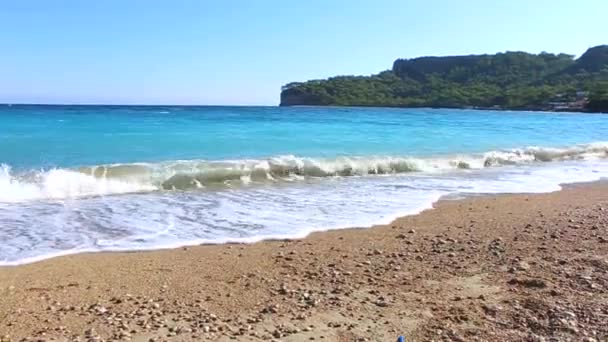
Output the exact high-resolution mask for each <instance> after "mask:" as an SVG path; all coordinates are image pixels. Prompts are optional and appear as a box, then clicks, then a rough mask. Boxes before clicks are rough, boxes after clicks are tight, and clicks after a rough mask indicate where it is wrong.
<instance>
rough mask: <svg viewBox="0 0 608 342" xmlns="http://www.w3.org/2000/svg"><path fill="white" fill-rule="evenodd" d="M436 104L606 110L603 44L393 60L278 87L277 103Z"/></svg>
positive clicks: (607, 63)
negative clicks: (371, 70) (369, 71)
mask: <svg viewBox="0 0 608 342" xmlns="http://www.w3.org/2000/svg"><path fill="white" fill-rule="evenodd" d="M294 105H317V106H382V107H443V108H485V109H509V110H550V111H551V110H552V111H588V112H608V45H600V46H596V47H592V48H590V49H588V50H587V51H586V52H585V53H584V54H583V55H582V56H580V57H579V58H578V59H575V58H574V56H573V55H568V54H564V53H560V54H553V53H546V52H542V53H540V54H531V53H526V52H504V53H497V54H494V55H488V54H485V55H468V56H446V57H419V58H412V59H397V60H396V61H395V62H394V63H393V67H392V69H390V70H386V71H382V72H380V73H378V74H375V75H371V76H337V77H331V78H328V79H325V80H311V81H307V82H293V83H289V84H287V85H285V86H283V87H282V91H281V106H294Z"/></svg>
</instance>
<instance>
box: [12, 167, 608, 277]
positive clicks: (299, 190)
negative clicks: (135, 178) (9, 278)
mask: <svg viewBox="0 0 608 342" xmlns="http://www.w3.org/2000/svg"><path fill="white" fill-rule="evenodd" d="M602 177H608V161H606V160H605V159H600V160H580V161H566V162H551V163H542V164H526V165H518V166H506V167H501V168H485V169H480V170H475V169H473V170H471V169H469V170H460V171H457V172H451V173H409V174H407V173H406V174H396V175H385V176H383V177H377V176H364V177H337V178H323V179H305V180H299V181H295V182H293V183H289V184H285V183H279V184H274V185H273V184H268V185H266V186H259V187H241V188H236V189H226V190H222V191H185V192H181V191H178V192H159V191H157V192H151V193H144V194H123V195H121V196H110V197H87V198H81V199H75V200H62V201H52V200H50V201H35V202H20V203H4V204H2V203H0V227H2V229H0V241H3V248H2V249H0V265H5V266H6V265H18V264H23V263H28V262H33V261H38V260H42V259H46V258H49V257H54V256H58V255H65V254H72V253H81V252H95V251H125V250H149V249H158V248H173V247H178V246H185V245H196V244H201V243H226V242H241V243H247V242H255V241H259V240H263V239H273V238H274V239H284V238H301V237H304V236H306V235H308V234H310V233H311V232H313V231H321V230H327V229H338V228H345V227H367V226H371V225H374V224H383V223H389V222H391V221H392V220H393V219H395V218H396V217H399V216H403V215H410V214H416V213H419V212H420V211H422V210H424V209H428V208H431V207H432V205H433V203H434V202H435V201H437V200H438V199H439V198H440V197H442V196H450V197H453V196H462V195H466V194H478V193H482V194H497V193H540V192H551V191H556V190H559V189H560V184H562V183H572V182H585V181H593V180H598V179H600V178H602Z"/></svg>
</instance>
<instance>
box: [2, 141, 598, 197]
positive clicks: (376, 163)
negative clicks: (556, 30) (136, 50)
mask: <svg viewBox="0 0 608 342" xmlns="http://www.w3.org/2000/svg"><path fill="white" fill-rule="evenodd" d="M606 157H608V143H607V142H596V143H592V144H587V145H577V146H572V147H566V148H559V149H558V148H543V147H535V146H533V147H528V148H523V149H512V150H503V151H490V152H487V153H481V154H470V155H456V156H441V157H424V158H423V157H400V156H366V157H360V156H344V157H337V158H307V157H296V156H291V155H288V156H278V157H273V158H268V159H259V160H255V159H254V160H251V159H245V160H225V161H204V160H186V161H169V162H161V163H153V164H146V163H134V164H113V165H98V166H91V167H82V168H80V169H51V170H35V171H34V170H29V171H26V172H21V173H17V174H16V173H14V172H11V169H10V167H9V166H7V165H2V166H0V202H19V201H28V200H41V199H70V198H79V197H89V196H103V195H111V194H125V193H134V192H150V191H157V190H187V189H205V188H207V187H208V186H217V185H225V186H227V187H234V186H239V185H251V184H259V183H265V182H284V181H289V182H298V181H303V180H306V179H309V178H319V177H345V176H368V175H395V174H402V173H410V172H423V173H428V174H432V173H445V172H453V171H454V170H462V169H468V170H478V169H484V168H488V167H504V166H508V165H528V164H534V163H540V162H554V161H569V160H602V159H605V158H606Z"/></svg>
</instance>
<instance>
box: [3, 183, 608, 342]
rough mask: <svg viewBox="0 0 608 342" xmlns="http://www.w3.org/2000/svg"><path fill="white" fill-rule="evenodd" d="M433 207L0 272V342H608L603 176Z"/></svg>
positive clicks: (607, 220) (607, 218)
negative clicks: (244, 240) (335, 226)
mask: <svg viewBox="0 0 608 342" xmlns="http://www.w3.org/2000/svg"><path fill="white" fill-rule="evenodd" d="M433 207H434V209H432V210H425V211H423V212H422V213H420V214H417V215H412V216H406V217H402V218H399V219H397V220H395V221H393V222H392V223H391V224H388V225H377V226H373V227H372V228H369V229H357V228H349V229H340V230H331V231H323V232H315V233H312V234H311V235H309V236H308V237H306V238H303V239H298V240H293V239H292V240H272V241H262V242H257V243H253V244H248V245H244V244H228V245H202V246H193V247H186V248H177V249H168V250H157V251H139V252H103V253H85V254H76V255H69V256H62V257H57V258H53V259H49V260H44V261H40V262H36V263H32V264H26V265H21V266H8V267H0V338H3V340H2V341H3V342H4V341H5V340H7V341H19V340H21V339H22V338H26V337H37V338H43V339H50V338H51V337H56V338H58V339H59V340H76V337H78V338H80V339H82V338H85V340H91V339H92V340H107V339H123V340H127V339H131V340H134V341H148V340H149V339H150V338H152V339H153V340H154V339H157V340H158V341H160V340H165V339H168V340H179V341H184V340H201V339H206V338H208V339H211V340H228V339H230V338H236V339H237V340H264V339H279V340H282V341H301V340H309V339H311V338H314V339H315V340H326V341H351V340H357V339H359V340H363V339H364V338H365V339H367V340H383V341H384V340H392V339H395V337H396V336H397V335H399V334H405V335H406V336H408V337H409V338H408V340H428V339H450V340H475V339H478V340H486V339H490V338H492V339H498V340H522V339H530V338H531V339H534V338H537V337H538V338H540V337H545V338H548V337H557V338H560V339H568V338H576V339H583V338H584V337H585V338H588V341H593V340H603V339H605V338H607V337H608V328H606V327H605V326H603V323H602V322H605V321H606V319H608V304H605V303H608V276H607V275H606V273H607V272H606V271H607V270H608V243H607V242H608V240H607V239H608V231H607V230H608V183H607V182H605V181H599V182H593V183H583V184H574V185H567V186H565V187H564V189H563V190H561V191H558V192H553V193H545V194H511V195H491V196H479V197H477V196H475V197H470V198H465V199H459V200H440V201H439V202H437V203H435V205H434V206H433ZM91 328H93V330H92V331H91V330H90V329H91ZM43 334H44V335H43ZM5 335H8V337H7V336H5ZM3 336H4V337H3ZM97 337H99V339H96V338H97Z"/></svg>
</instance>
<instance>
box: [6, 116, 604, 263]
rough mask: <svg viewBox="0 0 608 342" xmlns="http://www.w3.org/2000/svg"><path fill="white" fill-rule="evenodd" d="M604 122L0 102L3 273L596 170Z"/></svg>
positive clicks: (312, 226)
mask: <svg viewBox="0 0 608 342" xmlns="http://www.w3.org/2000/svg"><path fill="white" fill-rule="evenodd" d="M607 132H608V117H606V116H602V115H593V114H571V113H560V114H556V113H531V112H492V111H473V110H471V111H465V110H433V109H382V108H315V107H300V108H278V107H134V106H12V107H0V164H2V166H1V167H0V247H1V248H0V264H4V265H10V264H19V263H24V262H30V261H35V260H40V259H44V258H48V257H51V256H54V255H61V254H69V253H75V252H80V251H101V250H134V249H152V248H159V247H174V246H181V245H187V244H198V243H202V242H211V243H213V242H226V241H244V242H247V241H256V240H259V239H263V238H270V237H282V238H287V237H301V236H305V235H306V234H308V233H310V232H311V231H313V230H323V229H329V228H340V227H349V226H368V225H372V224H375V223H386V222H389V221H390V220H392V219H393V218H395V217H396V216H399V215H404V214H413V213H417V212H419V211H421V210H423V209H426V208H429V207H430V206H431V205H432V203H433V202H434V201H436V200H437V199H438V198H439V197H441V196H445V195H462V194H472V193H513V192H547V191H554V190H558V189H559V184H561V183H569V182H579V181H590V180H596V179H600V178H602V177H606V176H607V175H608V143H606V142H603V141H604V140H608V139H606V133H607Z"/></svg>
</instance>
